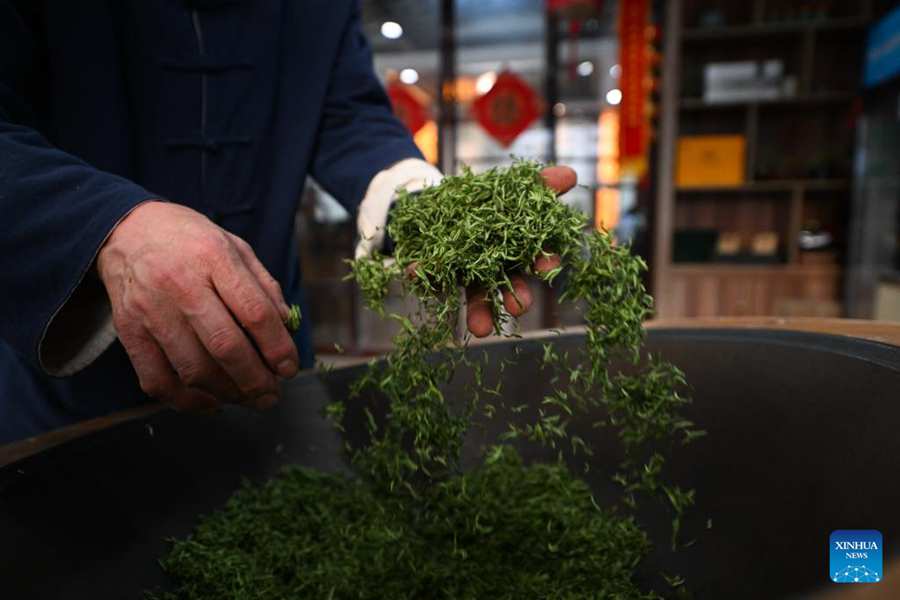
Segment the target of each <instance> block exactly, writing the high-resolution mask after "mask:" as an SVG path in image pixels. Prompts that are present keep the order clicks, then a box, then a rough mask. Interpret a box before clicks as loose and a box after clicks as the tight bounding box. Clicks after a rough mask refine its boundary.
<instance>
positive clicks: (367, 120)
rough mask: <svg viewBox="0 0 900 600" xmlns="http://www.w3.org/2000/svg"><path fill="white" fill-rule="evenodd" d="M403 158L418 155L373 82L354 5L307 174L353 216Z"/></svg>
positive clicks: (366, 44)
mask: <svg viewBox="0 0 900 600" xmlns="http://www.w3.org/2000/svg"><path fill="white" fill-rule="evenodd" d="M407 158H418V159H421V158H422V155H421V153H420V152H419V149H418V148H417V147H416V145H415V143H414V142H413V140H412V138H411V137H410V134H409V131H407V129H406V127H405V126H404V125H403V124H402V123H401V122H400V121H399V120H398V119H397V118H396V117H395V116H394V113H393V111H392V109H391V104H390V101H389V100H388V98H387V94H385V92H384V88H382V86H381V83H380V82H379V81H378V78H377V77H376V76H375V71H374V69H373V66H372V51H371V49H370V47H369V44H368V42H367V41H366V38H365V36H364V35H363V31H362V26H361V23H360V16H359V7H358V4H357V3H356V2H354V7H353V9H352V11H351V14H350V17H349V19H348V21H347V24H346V25H345V27H344V31H343V33H342V35H341V42H340V45H339V48H338V52H337V57H336V59H335V61H334V65H333V67H332V70H331V76H330V81H329V84H328V91H327V93H326V98H325V106H324V109H323V113H322V118H321V120H320V122H319V129H318V133H317V139H316V147H315V152H314V156H313V161H312V165H311V169H310V173H311V174H312V176H313V177H314V178H315V179H316V181H318V182H319V183H320V184H321V185H322V187H323V188H325V189H326V190H327V191H328V192H329V193H330V194H331V195H332V196H334V197H335V198H336V199H337V200H338V201H339V202H340V203H341V204H343V205H344V207H345V208H346V209H347V210H348V211H349V212H350V213H351V214H356V210H357V207H358V206H359V203H360V201H361V200H362V198H363V196H364V195H365V193H366V189H367V188H368V186H369V183H370V182H371V181H372V179H373V178H374V176H375V175H376V174H377V173H379V172H380V171H383V170H385V169H386V168H388V167H390V166H391V165H393V164H395V163H398V162H400V161H401V160H403V159H407Z"/></svg>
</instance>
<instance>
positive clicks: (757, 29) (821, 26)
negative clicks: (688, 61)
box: [681, 17, 869, 42]
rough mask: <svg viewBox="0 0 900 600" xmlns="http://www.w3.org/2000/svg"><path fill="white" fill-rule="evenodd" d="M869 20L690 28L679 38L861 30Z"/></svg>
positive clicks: (705, 39)
mask: <svg viewBox="0 0 900 600" xmlns="http://www.w3.org/2000/svg"><path fill="white" fill-rule="evenodd" d="M868 24H869V20H868V19H866V18H862V17H848V18H843V19H825V20H822V21H811V22H809V23H758V24H748V25H730V26H725V27H692V28H689V29H685V30H684V31H683V32H682V34H681V38H682V40H683V41H685V42H694V41H697V42H700V41H712V40H716V41H722V40H730V39H735V40H745V39H746V38H750V37H767V36H785V35H793V34H797V33H804V32H807V31H811V32H816V31H841V30H853V29H862V28H864V27H866V26H867V25H868Z"/></svg>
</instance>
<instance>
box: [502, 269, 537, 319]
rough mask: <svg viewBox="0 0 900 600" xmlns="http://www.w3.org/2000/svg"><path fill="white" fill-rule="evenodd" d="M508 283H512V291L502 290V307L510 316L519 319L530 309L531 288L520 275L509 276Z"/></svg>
mask: <svg viewBox="0 0 900 600" xmlns="http://www.w3.org/2000/svg"><path fill="white" fill-rule="evenodd" d="M509 281H510V283H512V290H503V307H504V308H505V309H506V312H508V313H509V314H511V315H512V316H514V317H521V316H522V315H524V314H525V313H526V312H527V311H528V309H529V308H531V304H532V301H533V299H532V296H531V288H530V287H529V286H528V282H527V281H525V278H524V277H522V276H520V275H513V276H511V277H510V278H509Z"/></svg>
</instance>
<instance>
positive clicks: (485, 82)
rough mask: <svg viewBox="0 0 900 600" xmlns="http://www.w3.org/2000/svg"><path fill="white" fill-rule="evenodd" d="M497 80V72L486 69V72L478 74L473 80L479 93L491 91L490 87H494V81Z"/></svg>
mask: <svg viewBox="0 0 900 600" xmlns="http://www.w3.org/2000/svg"><path fill="white" fill-rule="evenodd" d="M496 81H497V74H496V73H495V72H493V71H488V72H487V73H482V74H481V75H479V76H478V79H476V80H475V91H476V92H478V93H479V94H482V95H483V94H487V93H488V92H489V91H491V88H492V87H494V83H495V82H496Z"/></svg>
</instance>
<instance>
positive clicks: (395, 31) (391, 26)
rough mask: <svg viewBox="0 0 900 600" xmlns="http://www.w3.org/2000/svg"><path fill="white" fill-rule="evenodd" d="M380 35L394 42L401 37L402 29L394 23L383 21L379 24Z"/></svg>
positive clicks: (398, 24)
mask: <svg viewBox="0 0 900 600" xmlns="http://www.w3.org/2000/svg"><path fill="white" fill-rule="evenodd" d="M381 35H383V36H384V37H386V38H387V39H389V40H396V39H397V38H399V37H400V36H401V35H403V28H402V27H400V23H397V22H395V21H385V22H384V23H382V24H381Z"/></svg>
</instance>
